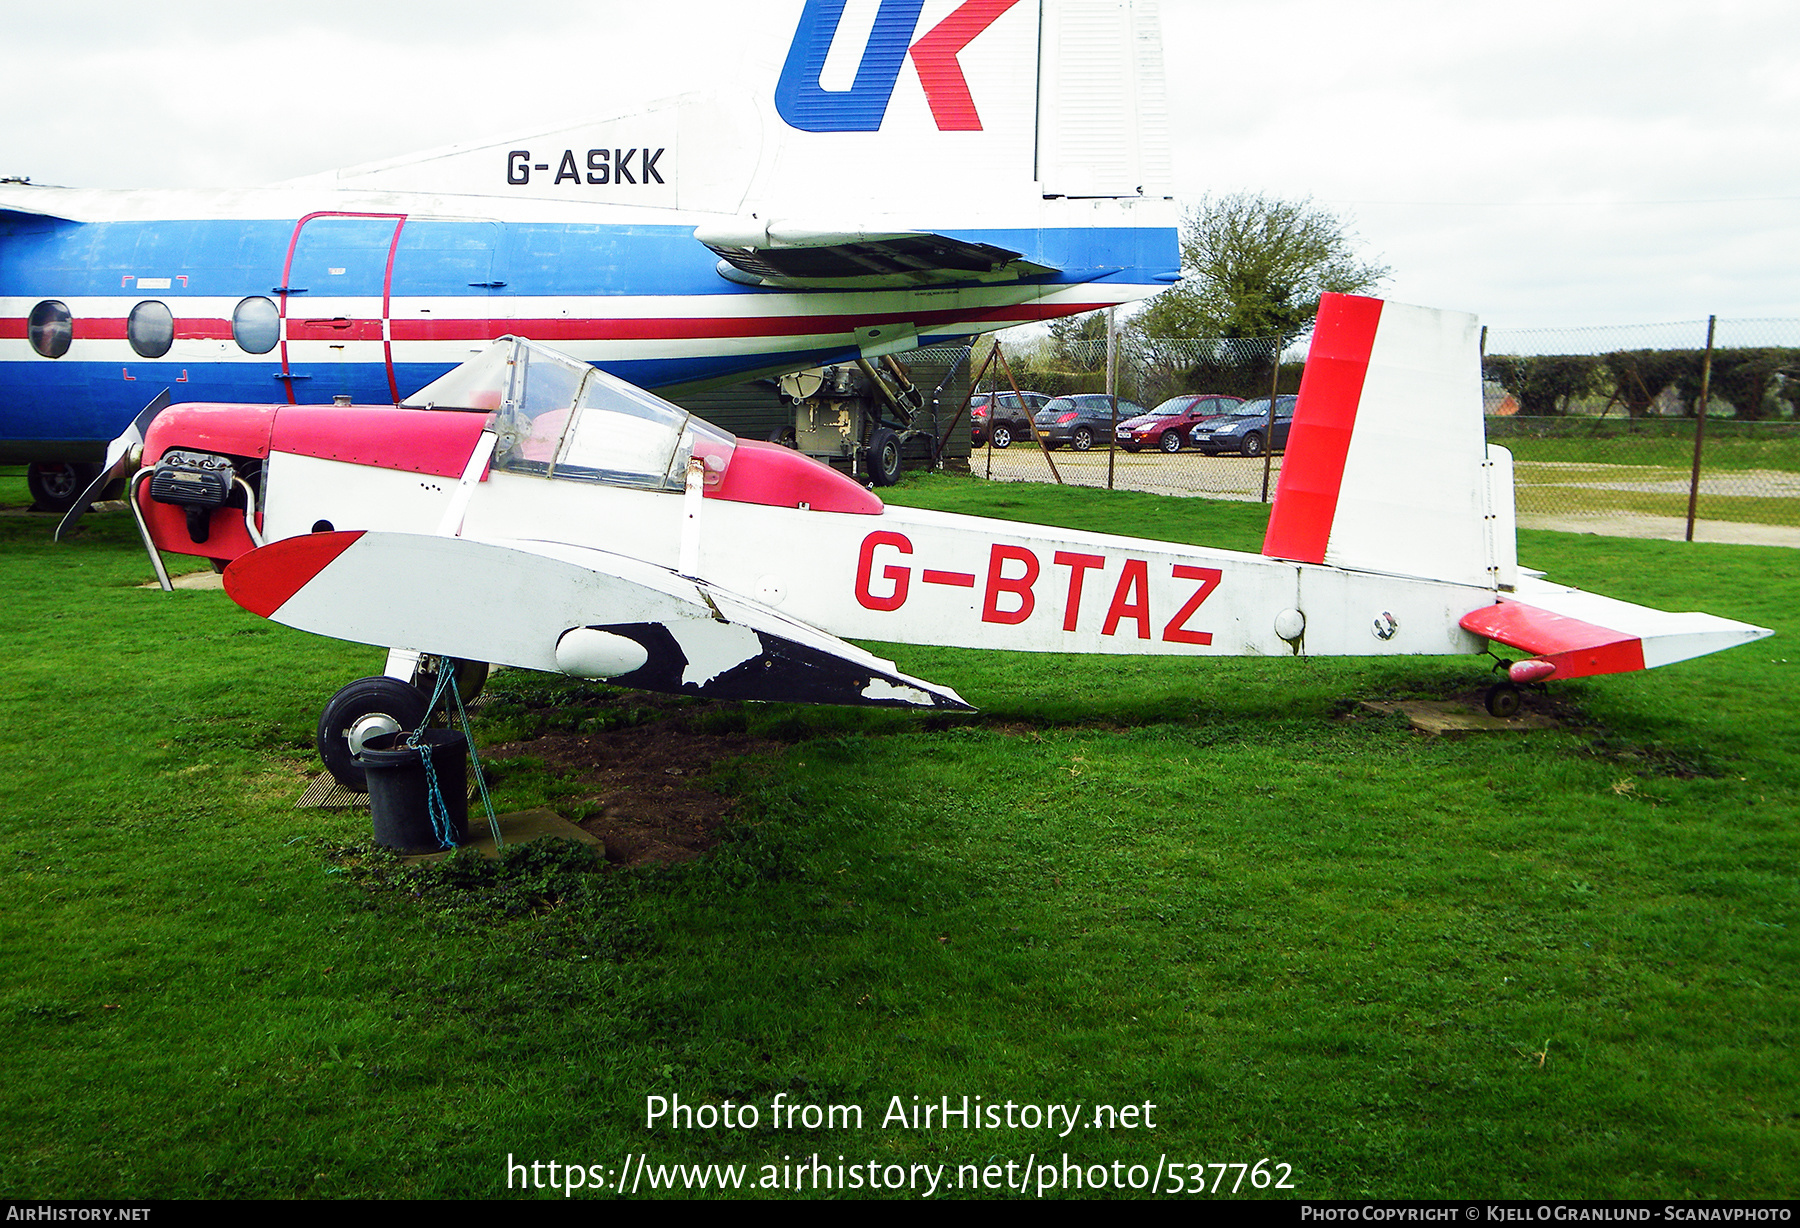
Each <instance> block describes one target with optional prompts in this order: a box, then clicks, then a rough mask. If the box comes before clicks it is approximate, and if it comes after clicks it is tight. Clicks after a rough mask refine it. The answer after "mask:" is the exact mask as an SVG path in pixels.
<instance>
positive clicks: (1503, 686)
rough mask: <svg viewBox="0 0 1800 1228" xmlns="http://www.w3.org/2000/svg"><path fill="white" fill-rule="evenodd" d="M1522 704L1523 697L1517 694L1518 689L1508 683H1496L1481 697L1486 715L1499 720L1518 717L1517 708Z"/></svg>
mask: <svg viewBox="0 0 1800 1228" xmlns="http://www.w3.org/2000/svg"><path fill="white" fill-rule="evenodd" d="M1524 702H1525V697H1524V696H1522V695H1520V694H1519V688H1518V687H1516V686H1514V685H1513V684H1512V683H1510V682H1496V683H1495V684H1494V685H1493V686H1491V687H1489V688H1488V689H1487V693H1486V694H1485V695H1484V696H1483V703H1484V704H1485V705H1486V707H1487V710H1488V715H1489V716H1497V717H1499V718H1500V719H1501V720H1507V719H1509V718H1511V717H1515V716H1517V715H1519V708H1520V707H1521V706H1522V705H1523V704H1524Z"/></svg>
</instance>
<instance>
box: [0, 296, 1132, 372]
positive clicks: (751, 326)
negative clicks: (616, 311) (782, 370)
mask: <svg viewBox="0 0 1800 1228" xmlns="http://www.w3.org/2000/svg"><path fill="white" fill-rule="evenodd" d="M1107 306H1110V304H1108V303H1059V304H1044V303H1018V304H1013V305H1010V306H1002V307H988V308H984V309H982V310H980V311H917V312H902V311H892V312H872V313H870V314H867V315H779V316H659V317H653V318H642V319H639V318H623V319H603V318H599V317H587V318H582V319H571V318H569V317H567V316H558V317H550V318H543V319H533V318H524V317H518V316H506V315H495V316H492V317H489V318H485V319H435V320H408V319H400V320H391V321H389V327H390V334H389V335H390V337H391V339H392V340H394V341H491V340H493V339H494V338H496V337H499V336H502V335H504V334H506V333H516V334H518V335H520V336H524V337H530V338H532V339H533V340H537V341H657V340H663V339H692V338H706V337H791V336H808V335H819V334H823V335H830V334H836V333H850V332H856V331H858V330H859V329H865V328H870V327H881V326H883V325H887V324H909V325H913V326H915V327H916V328H918V329H921V330H923V329H928V328H933V327H936V326H938V325H941V324H957V323H970V324H981V323H989V322H992V321H996V320H1054V319H1058V318H1060V317H1062V316H1066V315H1079V314H1081V313H1082V312H1087V311H1097V310H1099V309H1100V308H1102V307H1107ZM29 332H30V330H29V325H28V322H27V320H26V318H25V317H24V316H0V340H20V341H22V340H24V339H25V338H26V337H27V336H28V335H29ZM175 335H176V336H177V337H179V338H181V339H183V340H190V339H191V340H201V341H229V340H230V339H231V336H232V333H231V321H229V320H211V319H202V318H193V319H177V320H176V321H175ZM74 336H75V337H76V338H77V339H78V340H94V341H123V340H124V339H125V318H124V317H122V316H121V317H116V318H115V317H98V316H88V317H81V318H78V319H76V320H75V322H74ZM345 339H349V340H353V341H380V340H382V331H381V321H380V320H379V319H374V318H368V317H343V318H333V319H321V318H311V319H303V318H300V317H296V316H290V317H288V320H287V336H286V337H285V338H284V340H293V341H310V340H319V341H325V340H330V341H342V340H345ZM271 361H274V360H273V359H272V360H271Z"/></svg>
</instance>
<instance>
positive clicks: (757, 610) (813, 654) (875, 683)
mask: <svg viewBox="0 0 1800 1228" xmlns="http://www.w3.org/2000/svg"><path fill="white" fill-rule="evenodd" d="M225 590H226V592H228V593H229V594H230V595H231V598H232V600H234V601H236V602H237V603H238V604H239V605H241V606H243V607H244V608H245V609H247V610H249V611H251V612H252V613H254V614H260V615H262V616H263V617H264V618H268V619H271V620H272V621H274V622H279V623H282V624H285V625H286V626H290V627H295V628H298V629H299V630H302V631H310V632H313V633H315V634H318V635H327V636H331V637H332V638H334V639H342V640H351V641H353V642H356V643H361V644H374V645H377V646H379V647H384V648H394V647H402V648H410V649H415V650H417V651H420V652H428V653H435V654H439V655H442V656H452V657H463V658H467V659H470V660H477V661H493V662H495V663H498V664H503V665H516V666H520V667H522V668H525V669H537V670H545V671H548V672H552V673H566V674H573V675H576V676H578V677H586V678H603V679H606V680H608V681H611V682H616V683H618V684H620V685H621V686H631V687H638V688H641V689H643V690H649V691H668V692H672V693H677V694H691V695H704V696H708V697H711V698H719V699H762V700H786V701H792V702H798V703H831V704H859V705H862V704H873V705H882V706H898V707H909V708H953V709H967V708H968V706H969V705H967V704H965V703H964V702H963V701H962V699H961V697H959V696H958V695H957V694H956V692H954V691H952V690H949V689H948V688H945V687H939V686H934V685H932V684H931V683H928V682H923V681H921V680H919V679H917V678H912V677H908V676H907V675H905V674H902V673H899V672H898V671H896V670H895V668H894V665H893V663H892V662H890V661H883V660H881V659H880V658H878V657H875V656H873V655H872V654H870V653H867V652H864V651H863V650H862V649H860V648H857V647H855V646H854V645H851V644H847V643H845V642H844V641H842V640H840V639H837V638H836V637H835V636H832V635H830V634H828V633H826V632H824V631H821V630H819V629H818V628H816V627H812V626H809V625H808V624H806V623H801V622H797V621H795V620H794V619H791V618H788V617H786V616H785V615H783V614H781V613H780V612H779V611H776V610H772V609H770V608H768V607H767V606H763V605H760V604H758V603H756V602H754V601H750V600H747V599H746V598H743V597H741V596H738V595H736V594H733V593H729V592H725V591H723V590H721V589H717V588H714V587H712V586H711V585H708V584H706V583H704V582H701V581H696V580H690V579H687V578H686V577H683V576H679V575H676V574H675V573H674V572H671V571H668V570H666V569H665V568H661V567H657V566H655V565H653V564H649V563H644V562H640V561H638V560H635V559H628V558H624V557H622V556H620V555H616V554H608V553H606V552H604V551H600V550H588V549H583V548H581V547H575V546H564V545H557V544H552V543H545V542H529V543H512V544H506V545H502V544H498V543H494V542H481V541H473V540H470V539H467V538H459V537H428V536H422V535H417V534H410V533H366V532H344V533H315V534H311V535H309V536H305V537H291V538H288V539H286V540H285V541H280V542H275V543H273V544H271V545H268V546H264V547H262V548H261V549H259V550H253V551H251V552H250V553H248V554H246V555H244V556H242V557H241V558H239V559H238V560H237V561H236V562H234V563H232V564H231V566H230V567H228V568H226V570H225Z"/></svg>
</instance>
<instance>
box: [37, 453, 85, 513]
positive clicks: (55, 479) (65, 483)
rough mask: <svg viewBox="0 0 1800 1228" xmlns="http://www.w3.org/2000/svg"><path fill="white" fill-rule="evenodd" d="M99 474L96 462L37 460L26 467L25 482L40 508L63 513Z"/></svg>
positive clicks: (72, 505)
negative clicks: (88, 463) (76, 462)
mask: <svg viewBox="0 0 1800 1228" xmlns="http://www.w3.org/2000/svg"><path fill="white" fill-rule="evenodd" d="M99 476H100V466H98V465H87V464H79V465H65V464H60V463H55V462H50V461H44V462H40V463H38V464H35V465H32V466H31V467H30V468H28V469H26V470H25V485H26V486H27V487H29V488H30V490H31V501H32V502H33V503H35V504H36V505H37V507H38V509H39V510H40V511H45V512H66V511H68V510H69V509H70V508H72V507H74V506H75V500H77V499H79V498H81V492H82V491H84V490H86V489H87V488H88V483H89V482H92V481H93V480H94V479H95V478H97V477H99Z"/></svg>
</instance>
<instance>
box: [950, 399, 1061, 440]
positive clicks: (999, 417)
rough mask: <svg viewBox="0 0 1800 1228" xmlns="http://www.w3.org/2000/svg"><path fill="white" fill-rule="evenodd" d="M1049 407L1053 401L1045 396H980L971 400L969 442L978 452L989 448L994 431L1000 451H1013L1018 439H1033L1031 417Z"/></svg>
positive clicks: (994, 438)
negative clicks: (1008, 449)
mask: <svg viewBox="0 0 1800 1228" xmlns="http://www.w3.org/2000/svg"><path fill="white" fill-rule="evenodd" d="M1021 397H1023V398H1024V401H1023V403H1021V402H1020V398H1021ZM1049 403H1050V398H1049V397H1048V396H1046V395H1045V394H1044V393H1041V392H995V393H987V392H979V393H976V394H975V395H974V396H972V397H970V398H969V440H970V442H972V443H973V444H974V445H975V446H976V447H978V448H980V447H985V446H986V445H987V442H988V435H989V432H990V430H991V432H992V434H993V440H994V446H995V447H996V448H1007V447H1011V446H1012V441H1013V440H1015V439H1030V438H1031V415H1033V414H1035V413H1037V411H1038V410H1040V409H1042V408H1044V406H1046V405H1048V404H1049Z"/></svg>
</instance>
